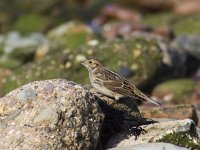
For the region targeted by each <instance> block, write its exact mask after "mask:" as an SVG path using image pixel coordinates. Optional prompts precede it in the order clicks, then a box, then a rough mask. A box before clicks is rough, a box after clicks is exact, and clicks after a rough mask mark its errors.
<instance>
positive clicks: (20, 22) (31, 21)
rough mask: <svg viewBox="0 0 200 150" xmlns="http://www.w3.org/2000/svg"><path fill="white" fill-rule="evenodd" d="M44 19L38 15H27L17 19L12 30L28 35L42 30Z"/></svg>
mask: <svg viewBox="0 0 200 150" xmlns="http://www.w3.org/2000/svg"><path fill="white" fill-rule="evenodd" d="M44 21H45V18H44V17H43V16H41V15H39V14H34V13H31V14H27V15H23V16H21V17H19V18H18V19H17V21H16V22H15V24H14V29H16V30H18V31H20V32H22V33H29V32H34V31H39V30H41V29H42V27H43V25H44V24H45V23H44Z"/></svg>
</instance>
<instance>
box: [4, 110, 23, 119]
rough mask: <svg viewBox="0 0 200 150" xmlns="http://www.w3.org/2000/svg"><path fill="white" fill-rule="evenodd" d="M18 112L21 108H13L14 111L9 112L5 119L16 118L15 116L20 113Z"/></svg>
mask: <svg viewBox="0 0 200 150" xmlns="http://www.w3.org/2000/svg"><path fill="white" fill-rule="evenodd" d="M20 112H21V109H17V110H15V111H13V112H11V113H10V114H9V115H8V116H7V117H6V119H5V121H10V120H12V119H14V118H16V117H17V116H18V115H19V114H20Z"/></svg>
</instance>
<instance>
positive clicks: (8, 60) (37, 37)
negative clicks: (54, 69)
mask: <svg viewBox="0 0 200 150" xmlns="http://www.w3.org/2000/svg"><path fill="white" fill-rule="evenodd" d="M0 39H1V40H0V51H1V52H2V55H1V57H0V58H1V59H0V66H1V67H9V68H15V67H19V65H21V64H23V63H25V62H28V61H31V60H33V58H34V54H35V51H36V49H37V47H38V46H39V45H40V44H42V43H44V42H47V40H46V38H45V37H44V36H43V35H42V34H39V33H32V34H30V35H28V36H22V35H21V34H20V33H19V32H14V31H13V32H10V33H8V34H7V35H2V36H1V37H0Z"/></svg>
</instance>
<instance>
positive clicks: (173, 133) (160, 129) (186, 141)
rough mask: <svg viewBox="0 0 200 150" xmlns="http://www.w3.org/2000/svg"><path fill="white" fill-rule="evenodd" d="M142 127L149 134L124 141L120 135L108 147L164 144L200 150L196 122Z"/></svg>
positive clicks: (167, 123) (181, 121) (186, 120)
mask: <svg viewBox="0 0 200 150" xmlns="http://www.w3.org/2000/svg"><path fill="white" fill-rule="evenodd" d="M141 127H142V128H143V129H144V130H145V131H147V132H146V133H144V134H141V135H140V136H139V137H138V138H137V139H135V136H130V137H129V138H127V139H124V138H121V137H123V136H122V134H121V135H120V134H118V135H117V136H116V137H114V138H113V139H111V140H110V143H109V144H108V147H110V148H111V147H117V148H121V147H124V146H130V145H137V144H143V143H155V142H164V143H172V144H175V145H178V146H181V147H186V148H190V149H200V137H199V136H198V133H197V130H196V127H195V124H194V122H193V121H192V120H190V119H185V120H177V121H168V122H160V123H155V124H150V125H144V126H141Z"/></svg>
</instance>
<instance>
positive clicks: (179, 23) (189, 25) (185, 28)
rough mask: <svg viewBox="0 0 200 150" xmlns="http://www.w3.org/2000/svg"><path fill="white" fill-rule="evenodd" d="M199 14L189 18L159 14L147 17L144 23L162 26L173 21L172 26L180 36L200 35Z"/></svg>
mask: <svg viewBox="0 0 200 150" xmlns="http://www.w3.org/2000/svg"><path fill="white" fill-rule="evenodd" d="M199 18H200V17H199V14H193V15H188V16H185V15H184V16H180V15H172V14H171V13H157V14H150V15H146V16H145V19H144V21H145V22H146V23H147V24H149V25H152V26H155V27H157V26H161V25H167V24H169V20H173V24H172V25H171V26H172V28H173V29H174V31H175V33H176V34H177V35H180V34H183V33H184V34H199V33H200V30H199V25H200V19H199Z"/></svg>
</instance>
